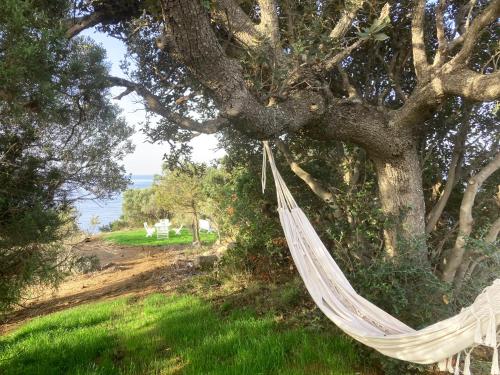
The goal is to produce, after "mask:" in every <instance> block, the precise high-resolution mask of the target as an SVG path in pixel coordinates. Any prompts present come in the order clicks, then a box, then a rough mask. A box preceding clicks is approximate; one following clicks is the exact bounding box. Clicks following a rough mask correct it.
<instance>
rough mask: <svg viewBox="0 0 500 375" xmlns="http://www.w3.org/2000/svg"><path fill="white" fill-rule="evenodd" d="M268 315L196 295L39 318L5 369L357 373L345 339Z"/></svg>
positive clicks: (19, 336)
mask: <svg viewBox="0 0 500 375" xmlns="http://www.w3.org/2000/svg"><path fill="white" fill-rule="evenodd" d="M283 328H284V327H283V324H281V323H277V322H276V320H275V319H274V318H273V317H272V316H270V315H265V316H257V315H256V314H254V313H252V312H251V311H249V310H243V309H242V310H235V311H233V312H231V313H230V314H229V315H228V316H225V317H222V316H220V315H218V314H217V313H216V311H215V309H214V308H213V307H212V306H211V305H210V304H208V303H207V302H203V301H202V300H200V299H198V298H195V297H192V296H171V297H166V296H164V295H160V294H154V295H150V296H148V297H146V298H145V299H144V300H139V301H134V300H132V299H124V298H122V299H119V300H115V301H112V302H105V303H98V304H92V305H84V306H81V307H78V308H74V309H71V310H67V311H64V312H60V313H55V314H52V315H49V316H46V317H43V318H38V319H34V320H33V321H31V322H30V323H28V324H26V325H24V326H22V327H21V328H20V329H18V330H17V331H15V332H13V333H12V334H10V335H8V336H5V337H1V338H0V372H2V373H3V374H6V375H14V374H32V373H37V374H40V375H43V374H54V373H71V374H153V373H154V374H156V373H162V374H178V373H182V374H186V375H187V374H221V375H222V374H228V375H229V374H248V375H250V374H252V375H253V374H283V375H285V374H286V375H293V374H297V375H299V374H305V373H309V372H310V371H311V369H314V372H315V373H317V374H336V375H354V374H356V369H357V368H358V367H359V365H360V360H359V358H358V357H357V355H356V352H355V350H354V347H353V346H352V344H351V343H350V341H348V340H347V339H345V338H343V337H339V336H333V335H331V334H329V333H328V332H325V331H319V330H312V329H309V330H306V329H304V328H300V327H299V328H290V327H287V329H283Z"/></svg>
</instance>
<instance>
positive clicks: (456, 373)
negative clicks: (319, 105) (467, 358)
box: [453, 352, 460, 375]
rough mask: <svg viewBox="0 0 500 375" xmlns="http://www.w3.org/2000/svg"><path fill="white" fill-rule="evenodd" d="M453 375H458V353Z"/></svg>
mask: <svg viewBox="0 0 500 375" xmlns="http://www.w3.org/2000/svg"><path fill="white" fill-rule="evenodd" d="M453 375H460V352H459V353H458V354H457V360H456V362H455V371H454V372H453Z"/></svg>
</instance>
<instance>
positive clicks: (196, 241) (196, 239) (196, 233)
mask: <svg viewBox="0 0 500 375" xmlns="http://www.w3.org/2000/svg"><path fill="white" fill-rule="evenodd" d="M191 207H192V209H193V211H192V213H193V223H192V228H193V245H194V246H201V240H200V223H199V222H198V211H197V210H196V206H195V204H194V202H193V203H192V206H191Z"/></svg>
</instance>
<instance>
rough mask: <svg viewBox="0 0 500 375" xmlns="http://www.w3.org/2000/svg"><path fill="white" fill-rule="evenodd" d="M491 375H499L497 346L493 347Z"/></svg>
mask: <svg viewBox="0 0 500 375" xmlns="http://www.w3.org/2000/svg"><path fill="white" fill-rule="evenodd" d="M491 375H500V367H499V365H498V346H496V347H495V348H494V349H493V358H492V359H491Z"/></svg>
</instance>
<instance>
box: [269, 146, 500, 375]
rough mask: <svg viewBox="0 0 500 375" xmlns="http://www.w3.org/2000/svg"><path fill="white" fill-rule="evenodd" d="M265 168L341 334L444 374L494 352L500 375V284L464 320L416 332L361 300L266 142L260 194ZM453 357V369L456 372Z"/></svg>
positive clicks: (316, 292)
mask: <svg viewBox="0 0 500 375" xmlns="http://www.w3.org/2000/svg"><path fill="white" fill-rule="evenodd" d="M267 162H269V165H270V166H271V172H272V174H273V178H274V182H275V185H276V196H277V201H278V214H279V219H280V222H281V226H282V228H283V232H284V234H285V237H286V240H287V243H288V247H289V249H290V253H291V255H292V258H293V261H294V263H295V266H296V268H297V270H298V272H299V274H300V276H301V277H302V279H303V281H304V284H305V286H306V288H307V290H308V292H309V294H310V295H311V297H312V299H313V300H314V302H315V303H316V305H317V306H318V307H319V309H320V310H321V311H322V312H323V313H324V314H325V315H326V316H327V317H328V318H329V319H330V320H331V321H332V322H333V323H334V324H336V325H337V326H338V327H339V328H340V329H341V330H343V331H344V332H345V333H346V334H348V335H349V336H351V337H353V338H354V339H356V340H358V341H360V342H362V343H363V344H365V345H367V346H369V347H371V348H373V349H375V350H377V351H379V352H381V353H382V354H385V355H387V356H389V357H393V358H396V359H400V360H404V361H408V362H414V363H420V364H432V363H438V367H439V369H440V370H443V371H445V370H447V371H448V372H450V373H452V374H456V375H459V374H460V357H461V352H462V351H463V352H464V355H465V359H464V361H463V362H464V366H463V373H464V374H465V375H471V372H470V354H471V351H472V349H473V348H474V347H475V346H478V345H483V346H487V347H490V348H492V349H493V358H492V366H491V374H492V375H500V369H499V363H498V362H499V359H498V350H499V348H498V346H499V345H498V341H499V340H498V338H497V334H498V332H497V328H498V326H499V325H500V279H496V280H495V281H494V282H493V284H492V285H490V286H489V287H487V288H485V289H484V290H483V291H482V293H481V294H479V295H478V296H477V298H476V300H475V301H474V303H473V304H472V305H470V306H469V307H467V308H464V309H462V311H461V312H460V314H457V315H455V316H453V317H451V318H448V319H446V320H443V321H440V322H438V323H435V324H433V325H430V326H428V327H426V328H423V329H420V330H414V329H413V328H411V327H409V326H407V325H406V324H404V323H403V322H401V321H399V320H398V319H396V318H395V317H393V316H391V315H390V314H388V313H386V312H385V311H383V310H382V309H380V308H379V307H377V306H375V305H374V304H372V303H371V302H369V301H368V300H366V299H365V298H363V297H362V296H360V295H359V294H358V293H356V291H355V290H354V288H353V287H352V286H351V284H350V283H349V281H348V280H347V278H346V277H345V275H344V273H343V272H342V270H341V269H340V268H339V266H338V265H337V263H336V262H335V260H334V259H333V258H332V256H331V255H330V253H329V251H328V249H327V248H326V247H325V246H324V244H323V243H322V241H321V239H320V237H319V236H318V234H317V233H316V231H315V230H314V228H313V226H312V225H311V223H310V222H309V220H308V219H307V217H306V215H305V214H304V212H303V211H302V210H301V209H300V207H299V206H298V205H297V203H296V201H295V199H294V198H293V196H292V194H291V192H290V190H289V189H288V187H287V186H286V184H285V181H284V180H283V178H282V177H281V175H280V173H279V171H278V169H277V167H276V163H275V161H274V157H273V154H272V151H271V148H270V147H269V144H268V142H267V141H266V142H264V153H263V164H262V191H264V189H265V185H266V166H267ZM453 357H455V366H453Z"/></svg>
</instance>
